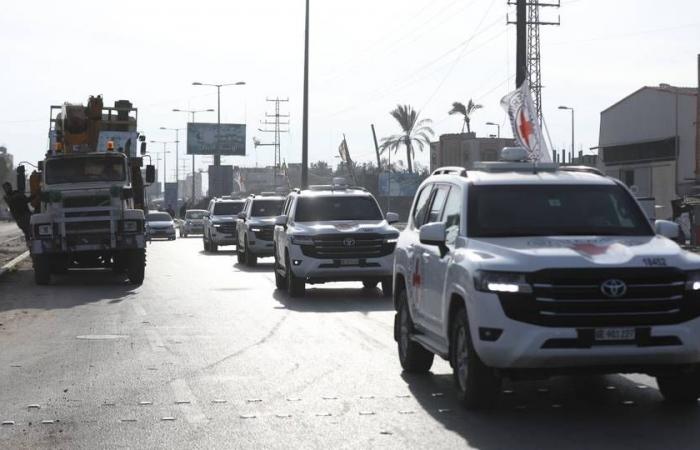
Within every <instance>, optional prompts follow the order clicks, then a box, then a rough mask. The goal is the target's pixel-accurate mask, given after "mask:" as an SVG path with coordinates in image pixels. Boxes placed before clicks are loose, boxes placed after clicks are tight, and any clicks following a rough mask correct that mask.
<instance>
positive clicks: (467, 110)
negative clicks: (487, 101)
mask: <svg viewBox="0 0 700 450" xmlns="http://www.w3.org/2000/svg"><path fill="white" fill-rule="evenodd" d="M483 107H484V106H483V105H479V104H476V103H474V102H473V101H472V99H469V103H467V106H464V103H460V102H454V103H452V109H451V110H450V112H449V114H450V115H452V114H461V115H463V116H464V123H463V124H462V133H464V127H465V126H466V127H467V133H471V132H472V129H471V126H470V124H471V115H472V114H473V113H474V111H476V110H477V109H481V108H483Z"/></svg>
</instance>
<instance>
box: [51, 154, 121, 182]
mask: <svg viewBox="0 0 700 450" xmlns="http://www.w3.org/2000/svg"><path fill="white" fill-rule="evenodd" d="M44 172H45V173H46V175H45V176H46V184H60V183H85V182H89V181H124V180H126V164H125V161H124V159H123V158H121V157H114V156H105V157H99V158H97V157H93V158H65V159H51V160H48V161H46V167H45V170H44Z"/></svg>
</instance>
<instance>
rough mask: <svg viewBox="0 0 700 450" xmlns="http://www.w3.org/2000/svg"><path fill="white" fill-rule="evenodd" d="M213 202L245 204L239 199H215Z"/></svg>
mask: <svg viewBox="0 0 700 450" xmlns="http://www.w3.org/2000/svg"><path fill="white" fill-rule="evenodd" d="M211 201H212V202H214V203H243V202H244V201H245V200H242V199H239V198H213V199H211Z"/></svg>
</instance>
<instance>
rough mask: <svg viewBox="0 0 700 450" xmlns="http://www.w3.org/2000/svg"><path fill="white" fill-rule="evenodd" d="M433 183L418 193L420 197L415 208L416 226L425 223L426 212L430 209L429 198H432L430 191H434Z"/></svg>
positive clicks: (414, 219)
mask: <svg viewBox="0 0 700 450" xmlns="http://www.w3.org/2000/svg"><path fill="white" fill-rule="evenodd" d="M432 189H433V185H432V184H428V185H426V186H425V187H424V188H423V189H422V190H421V191H420V193H419V194H418V199H417V200H416V204H415V206H414V208H413V216H412V217H413V226H414V227H415V228H420V227H421V226H422V225H423V224H424V223H425V213H426V210H427V209H428V200H429V199H430V193H431V192H432Z"/></svg>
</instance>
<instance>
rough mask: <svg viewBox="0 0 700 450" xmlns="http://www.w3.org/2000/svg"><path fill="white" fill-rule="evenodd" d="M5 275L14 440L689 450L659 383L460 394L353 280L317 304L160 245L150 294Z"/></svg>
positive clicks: (228, 258)
mask: <svg viewBox="0 0 700 450" xmlns="http://www.w3.org/2000/svg"><path fill="white" fill-rule="evenodd" d="M32 276H33V274H32V271H31V268H30V267H29V266H28V265H27V264H24V266H23V267H21V268H20V270H19V271H17V272H15V273H10V274H7V275H6V276H5V277H4V278H3V279H1V280H0V422H5V423H7V424H5V425H0V448H12V449H15V448H37V447H43V448H71V449H72V448H86V449H95V448H119V447H125V448H126V447H128V448H187V449H191V448H402V449H405V448H430V449H436V448H465V447H466V448H479V449H488V450H496V449H499V450H500V449H511V448H512V449H556V450H561V449H564V448H566V449H573V448H576V449H578V448H581V449H601V448H615V449H620V448H630V449H657V448H663V447H672V448H674V450H675V449H682V448H693V449H696V448H698V447H699V446H700V427H699V426H698V425H700V409H699V408H689V409H688V408H686V409H677V408H671V407H669V406H667V405H665V404H664V403H663V402H662V401H661V397H660V395H659V393H658V392H657V390H656V385H655V383H654V382H653V380H652V379H651V378H648V377H646V376H633V377H622V376H608V377H585V378H574V379H571V378H561V379H554V380H550V381H547V382H538V383H519V384H515V385H511V384H508V385H507V386H506V388H505V392H504V394H503V396H502V399H501V401H500V403H499V405H498V408H497V409H496V410H495V411H491V412H488V413H468V412H465V411H463V410H461V409H460V408H459V407H458V406H457V405H456V404H455V401H454V400H453V394H454V391H453V388H452V379H451V375H450V369H449V366H448V364H447V363H445V362H443V361H439V362H436V364H435V366H434V368H433V372H432V374H430V375H427V376H407V375H403V374H402V373H401V369H400V366H399V364H398V361H397V357H396V346H395V343H394V341H393V338H392V321H393V315H394V312H393V310H392V307H391V301H390V300H387V299H384V298H382V297H381V293H380V292H379V291H378V290H377V291H363V290H361V289H360V287H361V285H359V284H353V283H344V284H336V285H333V284H331V285H325V286H320V287H315V288H311V289H309V291H308V296H307V297H306V298H305V299H303V300H290V299H288V298H287V297H286V296H285V295H284V294H282V293H279V292H276V291H275V289H274V277H273V274H272V273H271V263H268V262H267V261H266V260H262V263H261V264H260V266H259V267H257V268H255V269H247V268H244V267H240V266H238V265H237V264H236V263H235V256H234V254H233V252H230V251H222V252H220V253H218V254H214V255H208V254H204V253H202V251H201V240H200V239H199V238H190V239H178V240H177V241H175V242H166V241H160V242H153V243H152V244H151V245H150V246H149V249H148V267H147V275H146V281H145V283H144V284H143V286H141V287H138V288H135V287H133V286H131V285H129V284H128V283H126V282H125V281H124V280H123V279H122V278H120V277H119V276H116V275H113V274H111V273H109V272H99V271H82V272H74V273H72V274H69V275H66V276H62V277H59V278H57V279H56V280H55V283H54V285H53V286H50V287H37V286H35V285H34V284H33V279H32Z"/></svg>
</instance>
